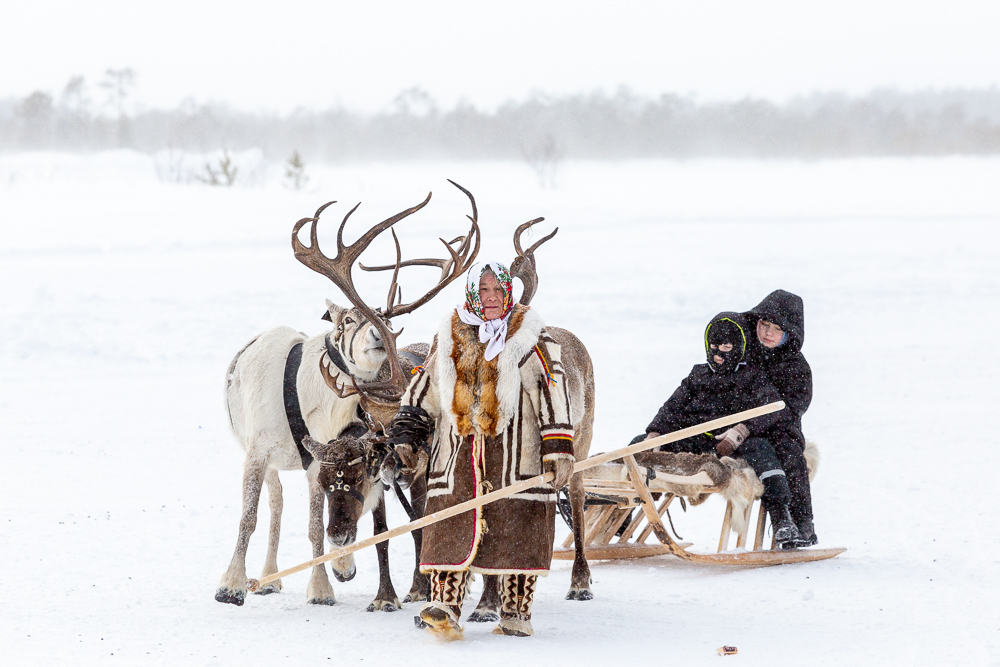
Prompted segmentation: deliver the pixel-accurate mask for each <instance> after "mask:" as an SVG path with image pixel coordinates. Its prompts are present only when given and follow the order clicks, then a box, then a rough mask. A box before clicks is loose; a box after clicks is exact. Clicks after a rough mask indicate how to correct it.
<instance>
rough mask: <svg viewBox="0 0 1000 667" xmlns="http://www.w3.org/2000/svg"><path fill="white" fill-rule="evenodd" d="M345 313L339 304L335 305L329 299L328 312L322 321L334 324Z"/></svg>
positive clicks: (327, 301) (327, 302) (324, 314)
mask: <svg viewBox="0 0 1000 667" xmlns="http://www.w3.org/2000/svg"><path fill="white" fill-rule="evenodd" d="M343 312H344V309H343V308H341V307H340V306H338V305H337V304H335V303H334V302H333V301H330V300H329V299H327V300H326V312H325V313H323V317H322V318H321V319H324V320H326V321H327V322H333V321H334V320H335V319H336V318H337V317H339V316H340V314H341V313H343Z"/></svg>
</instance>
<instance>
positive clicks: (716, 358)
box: [708, 343, 733, 366]
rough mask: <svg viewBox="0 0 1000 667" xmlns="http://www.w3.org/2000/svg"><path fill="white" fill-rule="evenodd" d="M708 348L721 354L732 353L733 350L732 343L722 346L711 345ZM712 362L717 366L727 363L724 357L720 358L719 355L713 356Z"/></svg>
mask: <svg viewBox="0 0 1000 667" xmlns="http://www.w3.org/2000/svg"><path fill="white" fill-rule="evenodd" d="M708 347H709V349H711V350H712V351H715V350H718V351H719V352H730V351H732V349H733V344H732V343H723V344H722V345H709V346H708ZM712 361H714V362H715V363H716V364H718V365H720V366H721V365H722V364H723V363H725V361H726V360H725V359H723V358H722V357H720V356H719V355H717V354H713V355H712Z"/></svg>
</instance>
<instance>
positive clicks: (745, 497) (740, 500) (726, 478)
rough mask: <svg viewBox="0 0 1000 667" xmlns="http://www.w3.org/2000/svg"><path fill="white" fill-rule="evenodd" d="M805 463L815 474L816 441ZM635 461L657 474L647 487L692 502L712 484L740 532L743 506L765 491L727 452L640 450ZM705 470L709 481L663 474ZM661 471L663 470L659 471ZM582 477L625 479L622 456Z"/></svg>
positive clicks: (701, 497)
mask: <svg viewBox="0 0 1000 667" xmlns="http://www.w3.org/2000/svg"><path fill="white" fill-rule="evenodd" d="M804 454H805V458H806V465H807V466H808V468H809V481H810V482H811V481H812V480H813V478H814V477H815V476H816V470H817V468H818V467H819V448H818V447H817V446H816V443H814V442H812V441H806V447H805V452H804ZM635 461H636V463H638V464H639V466H640V467H643V468H651V469H652V470H653V472H654V473H656V478H655V479H651V480H649V481H648V482H647V486H648V487H649V490H650V491H654V492H660V493H672V494H674V495H675V496H681V497H684V498H687V499H688V501H689V502H690V504H691V505H700V504H701V503H703V502H705V500H706V499H707V498H708V496H709V495H710V494H709V493H706V491H705V489H706V488H713V489H714V491H715V492H717V493H719V494H721V495H722V497H723V498H725V499H726V500H727V501H729V502H731V503H732V504H733V516H732V522H731V524H730V525H731V526H732V531H733V532H734V533H737V534H739V533H741V532H743V530H744V528H745V524H746V508H747V506H748V505H750V504H752V503H753V501H754V500H756V499H757V498H760V497H761V496H762V495H763V494H764V485H763V484H761V482H760V480H758V479H757V475H756V474H755V473H754V471H753V468H751V467H750V464H749V463H747V462H746V461H744V460H743V459H734V458H730V457H728V456H723V457H721V458H720V457H718V456H715V455H714V454H689V453H685V452H681V453H673V452H640V453H638V454H636V455H635ZM700 472H704V473H705V474H707V475H708V476H709V478H711V480H712V485H711V487H708V486H706V485H704V484H697V483H694V484H680V483H677V480H676V477H675V478H673V479H671V480H669V481H668V480H667V479H665V478H664V476H665V475H674V476H682V477H694V476H695V475H697V474H698V473H700ZM661 473H664V474H665V475H664V474H661ZM583 476H584V478H585V479H607V480H615V481H627V480H628V479H629V477H628V468H626V467H625V464H624V463H622V462H621V459H618V460H616V461H611V462H609V463H605V464H604V465H599V466H595V467H593V468H590V469H588V470H585V471H583Z"/></svg>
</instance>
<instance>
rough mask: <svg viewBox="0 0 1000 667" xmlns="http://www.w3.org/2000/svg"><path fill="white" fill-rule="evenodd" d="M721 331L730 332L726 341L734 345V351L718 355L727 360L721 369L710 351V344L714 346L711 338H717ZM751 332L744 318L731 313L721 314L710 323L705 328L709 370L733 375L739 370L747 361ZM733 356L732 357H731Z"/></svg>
mask: <svg viewBox="0 0 1000 667" xmlns="http://www.w3.org/2000/svg"><path fill="white" fill-rule="evenodd" d="M720 329H722V330H725V331H727V332H728V335H727V336H726V340H728V342H731V343H732V344H733V349H732V351H731V352H729V353H728V355H727V354H723V353H721V352H720V353H718V354H719V355H720V356H722V357H724V358H726V359H727V363H726V364H725V365H724V366H723V367H722V368H719V367H717V366H716V364H715V362H714V361H713V360H712V351H711V350H710V349H709V343H710V342H711V343H712V344H713V345H714V344H715V343H714V342H712V341H711V338H713V337H714V336H716V335H717V334H718V333H719V331H720ZM751 335H752V334H751V332H749V331H747V330H746V325H745V323H744V320H743V318H742V317H741V316H740V315H739V314H738V313H731V312H728V311H726V312H721V313H719V314H718V315H716V316H715V317H713V318H712V320H711V321H710V322H709V323H708V326H707V327H705V334H704V339H705V356H706V357H707V359H708V365H709V368H711V369H712V371H713V372H722V373H724V374H728V373H732V372H734V371H736V369H737V368H739V364H741V363H742V362H743V361H744V360H745V359H746V354H747V347H748V345H749V343H750V336H751ZM729 355H731V357H730V356H729Z"/></svg>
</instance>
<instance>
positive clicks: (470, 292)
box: [465, 262, 514, 320]
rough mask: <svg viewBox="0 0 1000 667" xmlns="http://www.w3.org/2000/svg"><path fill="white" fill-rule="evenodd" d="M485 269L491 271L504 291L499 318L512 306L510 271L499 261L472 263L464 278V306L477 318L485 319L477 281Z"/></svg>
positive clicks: (512, 284)
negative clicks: (501, 311) (501, 312)
mask: <svg viewBox="0 0 1000 667" xmlns="http://www.w3.org/2000/svg"><path fill="white" fill-rule="evenodd" d="M487 270H489V271H492V272H493V275H494V276H496V279H497V282H498V283H500V287H503V289H504V292H505V293H506V294H505V295H504V298H503V314H502V315H501V316H500V319H503V318H505V317H507V315H508V314H509V313H510V309H511V308H513V307H514V283H513V281H512V280H511V277H510V271H508V270H507V267H506V266H504V265H503V264H501V263H500V262H481V263H478V264H473V265H472V268H471V269H469V273H468V274H466V279H465V307H466V309H468V311H469V312H470V313H472V314H473V315H475V316H476V317H478V318H479V319H481V320H485V319H486V314H485V313H484V312H483V302H482V301H481V300H480V299H479V283H480V281H482V279H483V274H484V273H486V271H487Z"/></svg>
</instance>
